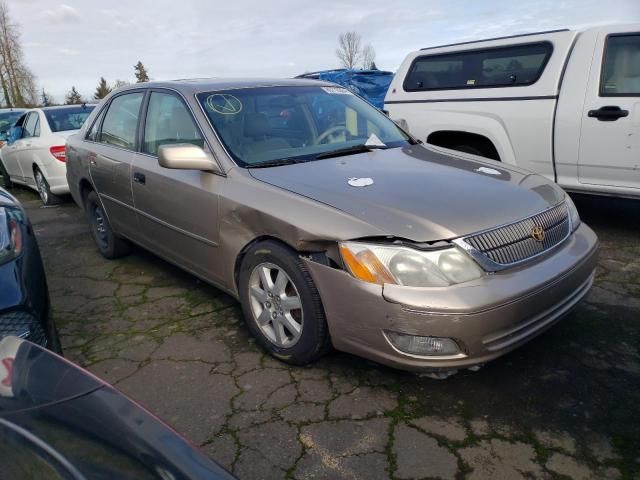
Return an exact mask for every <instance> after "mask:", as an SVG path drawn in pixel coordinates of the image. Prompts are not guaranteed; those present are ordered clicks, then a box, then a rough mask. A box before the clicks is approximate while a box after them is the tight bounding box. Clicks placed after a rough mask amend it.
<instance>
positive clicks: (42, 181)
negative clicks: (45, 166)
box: [33, 167, 62, 205]
mask: <svg viewBox="0 0 640 480" xmlns="http://www.w3.org/2000/svg"><path fill="white" fill-rule="evenodd" d="M34 168H35V170H34V172H33V176H34V179H35V181H36V188H37V189H38V193H39V194H40V199H41V200H42V203H44V204H45V205H56V204H58V203H60V202H62V198H61V197H59V196H58V195H55V194H53V193H51V189H50V188H49V182H47V179H46V178H44V175H43V174H42V172H41V171H40V169H39V168H38V167H34Z"/></svg>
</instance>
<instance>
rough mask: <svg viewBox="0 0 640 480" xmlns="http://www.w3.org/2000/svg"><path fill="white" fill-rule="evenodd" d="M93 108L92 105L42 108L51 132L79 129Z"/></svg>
mask: <svg viewBox="0 0 640 480" xmlns="http://www.w3.org/2000/svg"><path fill="white" fill-rule="evenodd" d="M94 108H95V106H94V105H84V106H82V105H78V106H73V107H61V108H55V109H51V110H44V116H45V117H47V121H48V122H49V127H51V131H52V132H64V131H66V130H79V129H80V128H82V124H83V123H84V122H85V120H86V119H87V117H88V116H89V114H90V113H91V111H92V110H93V109H94Z"/></svg>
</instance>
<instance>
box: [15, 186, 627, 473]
mask: <svg viewBox="0 0 640 480" xmlns="http://www.w3.org/2000/svg"><path fill="white" fill-rule="evenodd" d="M12 193H14V194H15V195H17V197H18V198H19V199H20V200H21V201H22V202H23V204H24V205H25V207H26V208H27V210H28V213H29V215H30V217H31V221H32V223H33V225H34V229H35V231H36V235H37V237H38V240H39V243H40V248H41V251H42V254H43V257H44V261H45V266H46V270H47V275H48V282H49V288H50V293H51V302H52V308H53V315H54V318H55V321H56V322H57V325H58V328H59V330H60V333H61V338H62V345H63V348H64V350H65V355H66V356H67V357H68V358H69V359H71V360H72V361H74V362H76V363H78V364H80V365H82V366H83V367H85V368H87V369H89V370H90V371H91V372H93V373H95V374H96V375H98V376H100V377H102V378H103V379H105V380H107V381H108V382H110V383H112V384H114V385H115V386H116V387H117V388H118V389H120V390H122V391H123V392H124V393H125V394H127V395H129V396H131V397H132V398H134V399H136V400H138V401H140V402H141V403H142V404H143V405H145V406H146V407H147V408H148V409H149V410H151V411H152V412H153V413H155V414H157V415H159V416H160V417H161V418H162V419H164V420H165V421H167V422H168V423H169V424H171V425H172V426H173V427H175V428H176V429H177V430H178V431H179V432H180V433H182V434H183V435H184V436H186V437H187V438H188V439H189V440H191V441H192V442H193V443H195V444H196V445H199V446H200V447H201V448H202V449H203V451H204V452H205V453H207V454H208V455H210V456H211V457H212V458H213V459H215V460H216V461H218V462H219V463H221V464H222V465H224V466H225V467H226V468H228V469H229V470H230V471H232V472H233V473H234V474H235V475H236V476H238V477H239V478H240V479H243V480H244V479H271V478H273V479H280V478H290V479H334V478H336V479H342V478H344V479H360V478H362V479H386V478H394V479H421V478H442V479H457V478H470V479H518V478H549V479H561V478H574V479H601V478H611V479H617V478H625V479H634V480H637V479H640V241H639V238H640V222H638V218H640V202H635V203H634V202H627V201H621V200H612V199H602V198H589V197H578V198H577V199H576V200H577V204H578V208H579V210H580V213H581V215H582V217H583V220H585V221H586V222H587V223H589V224H590V225H591V226H592V227H593V228H594V230H596V232H597V233H598V235H599V237H600V240H601V242H602V248H601V258H600V264H599V268H598V271H597V277H596V283H595V286H594V288H593V290H592V292H591V293H590V295H589V297H588V298H587V300H586V301H585V302H583V303H582V304H581V305H580V306H579V307H578V308H577V309H576V310H575V311H574V312H573V313H572V314H570V315H569V316H568V317H566V318H565V319H564V320H562V321H561V322H560V323H559V324H558V325H556V326H555V327H553V328H552V329H550V330H549V331H547V332H546V333H544V334H543V335H542V336H540V337H538V338H536V339H535V340H533V341H531V342H530V343H529V344H527V345H526V346H524V347H523V348H520V349H519V350H517V351H515V352H513V353H511V354H509V355H507V356H505V357H502V358H500V359H498V360H496V361H494V362H492V363H490V364H488V365H486V366H485V367H483V368H482V369H481V370H480V371H478V372H469V371H464V372H461V373H458V374H457V375H455V376H453V377H451V378H449V379H447V380H444V381H436V380H431V379H429V378H425V377H421V376H419V375H416V374H412V373H407V372H401V371H396V370H392V369H389V368H386V367H382V366H380V365H377V364H374V363H371V362H368V361H366V360H362V359H359V358H357V357H353V356H350V355H347V354H343V353H340V352H332V353H330V354H329V355H327V356H326V357H325V358H323V359H322V360H321V361H319V362H318V363H316V364H315V365H313V366H311V367H306V368H300V367H289V366H287V365H285V364H283V363H281V362H279V361H277V360H275V359H273V358H271V357H269V356H267V355H265V354H264V353H263V352H262V351H261V350H260V349H259V347H258V346H257V345H256V344H255V342H254V341H253V340H252V339H251V338H249V336H248V333H247V330H246V328H245V327H244V324H243V323H242V320H241V317H240V309H239V305H238V304H237V303H236V302H235V301H234V300H233V299H232V298H230V297H229V296H227V295H225V294H224V293H222V292H220V291H219V290H217V289H215V288H213V287H210V286H208V285H206V284H203V283H202V282H200V281H198V280H197V279H196V278H194V277H192V276H190V275H188V274H186V273H184V272H182V271H180V270H179V269H177V268H175V267H173V266H172V265H170V264H168V263H166V262H164V261H162V260H160V259H159V258H157V257H155V256H154V255H152V254H150V253H148V252H145V251H143V250H141V249H135V250H134V252H133V253H132V254H131V255H130V256H128V257H126V258H124V259H120V260H115V261H108V260H104V259H103V258H102V257H101V256H100V255H99V253H98V251H97V249H96V248H95V246H94V243H93V239H92V238H91V236H90V233H89V229H88V224H87V222H86V221H85V219H84V216H83V214H82V212H81V210H80V209H78V208H77V207H76V206H75V205H74V204H73V203H65V204H63V205H60V206H57V207H53V208H44V207H42V206H41V203H40V201H39V199H38V197H37V195H36V194H35V193H33V192H31V191H27V190H23V189H18V188H15V189H13V192H12Z"/></svg>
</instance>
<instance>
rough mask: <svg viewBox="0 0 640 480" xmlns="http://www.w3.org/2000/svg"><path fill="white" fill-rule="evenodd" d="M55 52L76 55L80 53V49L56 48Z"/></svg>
mask: <svg viewBox="0 0 640 480" xmlns="http://www.w3.org/2000/svg"><path fill="white" fill-rule="evenodd" d="M56 52H58V53H61V54H62V55H69V56H76V55H80V50H76V49H75V48H64V47H60V48H56Z"/></svg>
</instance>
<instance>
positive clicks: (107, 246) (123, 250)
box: [85, 191, 131, 260]
mask: <svg viewBox="0 0 640 480" xmlns="http://www.w3.org/2000/svg"><path fill="white" fill-rule="evenodd" d="M85 207H86V214H87V216H88V219H89V224H90V225H91V233H92V235H93V239H94V240H95V242H96V245H97V247H98V250H99V251H100V253H101V254H102V256H103V257H105V258H108V259H109V260H112V259H115V258H120V257H124V256H125V255H127V254H128V253H129V252H130V251H131V244H130V243H129V242H128V241H126V240H125V239H123V238H120V237H118V236H117V235H116V234H115V233H113V230H112V229H111V225H110V224H109V219H108V218H107V216H106V215H105V213H104V210H103V209H102V204H101V203H100V201H99V200H98V195H97V194H96V192H93V191H92V192H89V194H88V195H87V199H86V201H85Z"/></svg>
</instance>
